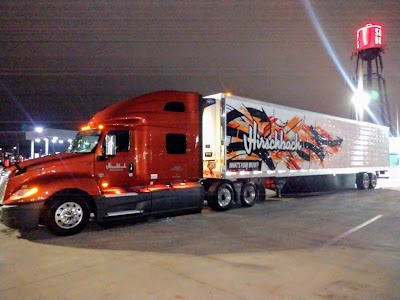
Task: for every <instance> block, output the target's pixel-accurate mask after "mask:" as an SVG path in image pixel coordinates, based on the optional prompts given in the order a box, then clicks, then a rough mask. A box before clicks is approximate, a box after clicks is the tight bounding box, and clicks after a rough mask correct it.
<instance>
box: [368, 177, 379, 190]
mask: <svg viewBox="0 0 400 300" xmlns="http://www.w3.org/2000/svg"><path fill="white" fill-rule="evenodd" d="M377 183H378V176H376V174H375V173H369V187H368V188H369V189H374V188H376V185H377Z"/></svg>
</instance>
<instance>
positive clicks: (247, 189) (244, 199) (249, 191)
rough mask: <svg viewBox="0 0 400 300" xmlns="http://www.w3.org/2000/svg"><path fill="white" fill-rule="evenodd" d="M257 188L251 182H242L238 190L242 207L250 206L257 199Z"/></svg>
mask: <svg viewBox="0 0 400 300" xmlns="http://www.w3.org/2000/svg"><path fill="white" fill-rule="evenodd" d="M258 196H259V194H258V189H257V186H256V185H255V184H254V183H253V182H246V183H245V184H243V186H242V189H241V191H240V203H241V204H242V206H243V207H251V206H253V205H254V203H256V201H257V200H258Z"/></svg>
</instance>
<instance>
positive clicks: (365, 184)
mask: <svg viewBox="0 0 400 300" xmlns="http://www.w3.org/2000/svg"><path fill="white" fill-rule="evenodd" d="M356 184H357V188H359V189H360V190H366V189H368V188H369V185H370V180H369V175H368V173H357V176H356Z"/></svg>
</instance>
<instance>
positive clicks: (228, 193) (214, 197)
mask: <svg viewBox="0 0 400 300" xmlns="http://www.w3.org/2000/svg"><path fill="white" fill-rule="evenodd" d="M210 192H211V194H210V196H209V197H208V199H207V202H208V205H209V206H210V207H211V208H212V209H213V210H216V211H226V210H228V209H230V208H231V207H232V205H233V201H234V199H235V194H234V192H233V188H232V186H231V185H230V184H229V183H226V182H224V183H221V184H219V185H218V186H216V188H215V190H214V189H213V187H211V188H210Z"/></svg>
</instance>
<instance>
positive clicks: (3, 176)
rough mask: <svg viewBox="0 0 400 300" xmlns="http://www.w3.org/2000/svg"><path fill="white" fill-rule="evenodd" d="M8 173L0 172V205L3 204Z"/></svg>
mask: <svg viewBox="0 0 400 300" xmlns="http://www.w3.org/2000/svg"><path fill="white" fill-rule="evenodd" d="M10 173H11V172H10V171H4V170H0V204H3V201H4V194H5V193H6V187H7V182H8V177H9V176H10Z"/></svg>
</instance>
